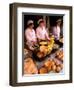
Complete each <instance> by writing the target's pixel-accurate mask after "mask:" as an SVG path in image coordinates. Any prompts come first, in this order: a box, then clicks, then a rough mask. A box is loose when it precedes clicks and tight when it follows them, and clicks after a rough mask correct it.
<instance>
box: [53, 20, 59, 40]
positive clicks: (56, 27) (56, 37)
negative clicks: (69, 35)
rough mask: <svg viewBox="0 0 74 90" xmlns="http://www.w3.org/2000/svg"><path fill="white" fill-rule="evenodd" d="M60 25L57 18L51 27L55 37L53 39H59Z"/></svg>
mask: <svg viewBox="0 0 74 90" xmlns="http://www.w3.org/2000/svg"><path fill="white" fill-rule="evenodd" d="M60 25H61V19H58V20H57V21H56V25H55V26H54V27H52V33H53V35H54V37H55V40H59V39H60V32H61V28H60Z"/></svg>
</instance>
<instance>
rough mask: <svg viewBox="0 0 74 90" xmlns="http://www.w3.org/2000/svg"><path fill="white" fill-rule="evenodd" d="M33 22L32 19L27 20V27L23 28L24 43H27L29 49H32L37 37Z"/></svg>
mask: <svg viewBox="0 0 74 90" xmlns="http://www.w3.org/2000/svg"><path fill="white" fill-rule="evenodd" d="M33 28H34V23H33V21H32V20H29V21H28V22H27V29H26V30H25V37H26V40H27V42H26V44H27V45H28V47H29V49H30V50H34V47H33V46H34V45H35V44H36V43H37V38H36V34H35V30H34V29H33Z"/></svg>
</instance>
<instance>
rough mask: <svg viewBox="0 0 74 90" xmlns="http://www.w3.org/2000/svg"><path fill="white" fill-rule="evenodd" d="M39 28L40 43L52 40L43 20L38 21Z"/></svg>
mask: <svg viewBox="0 0 74 90" xmlns="http://www.w3.org/2000/svg"><path fill="white" fill-rule="evenodd" d="M38 25H39V26H38V27H37V28H36V35H37V39H38V41H41V40H50V39H49V36H48V33H47V29H46V25H45V22H44V20H43V19H39V20H38Z"/></svg>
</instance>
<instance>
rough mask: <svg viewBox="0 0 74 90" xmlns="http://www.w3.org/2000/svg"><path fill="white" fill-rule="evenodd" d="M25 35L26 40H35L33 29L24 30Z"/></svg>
mask: <svg viewBox="0 0 74 90" xmlns="http://www.w3.org/2000/svg"><path fill="white" fill-rule="evenodd" d="M25 36H26V39H27V41H28V42H36V34H35V31H34V29H32V30H30V29H29V28H27V29H26V31H25Z"/></svg>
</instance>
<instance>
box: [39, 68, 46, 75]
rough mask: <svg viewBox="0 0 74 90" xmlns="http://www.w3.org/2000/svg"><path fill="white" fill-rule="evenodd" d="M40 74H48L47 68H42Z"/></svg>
mask: <svg viewBox="0 0 74 90" xmlns="http://www.w3.org/2000/svg"><path fill="white" fill-rule="evenodd" d="M39 73H40V74H44V73H48V70H47V68H46V67H41V68H40V69H39Z"/></svg>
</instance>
